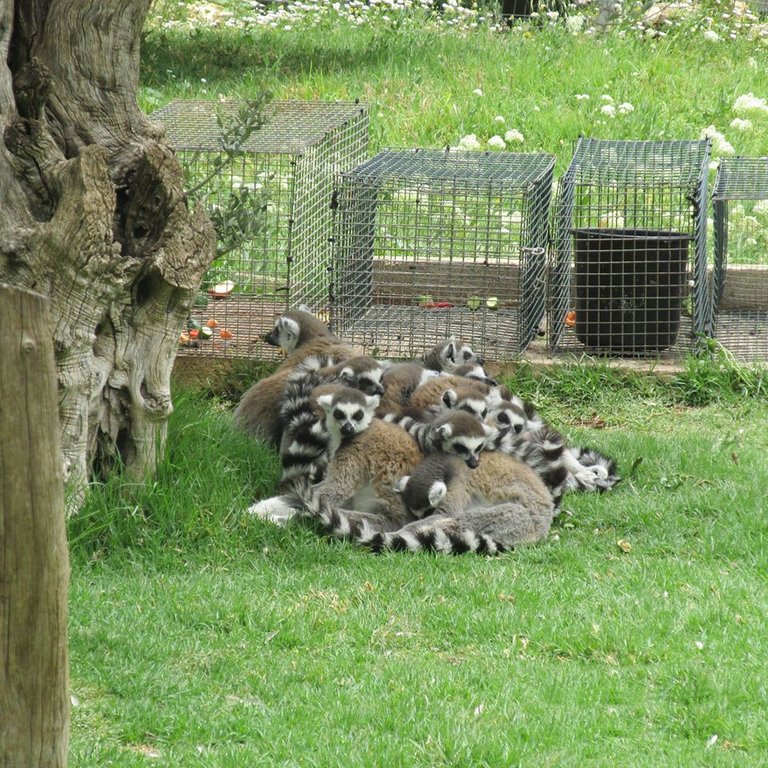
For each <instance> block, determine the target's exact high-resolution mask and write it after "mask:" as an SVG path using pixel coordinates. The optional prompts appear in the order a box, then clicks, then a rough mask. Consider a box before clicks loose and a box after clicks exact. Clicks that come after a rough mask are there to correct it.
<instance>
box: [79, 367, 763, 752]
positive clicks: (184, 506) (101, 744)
mask: <svg viewBox="0 0 768 768" xmlns="http://www.w3.org/2000/svg"><path fill="white" fill-rule="evenodd" d="M699 373H701V371H699ZM512 383H513V386H515V387H516V389H517V390H518V391H522V392H524V393H525V394H526V395H529V396H533V397H535V399H536V400H537V401H538V402H540V403H542V404H543V405H542V410H543V411H544V413H545V415H546V416H547V418H548V419H550V420H551V421H553V423H555V424H557V426H558V427H560V428H562V429H564V430H565V431H566V432H567V434H569V435H570V436H571V438H572V439H574V440H578V441H580V442H583V443H588V444H591V445H594V446H596V447H598V448H600V449H602V450H603V451H605V452H608V453H609V454H611V455H613V456H616V457H617V458H618V459H619V463H620V467H621V471H622V474H624V475H625V477H626V479H625V480H624V482H623V483H622V484H620V485H619V486H618V488H617V489H616V490H615V491H613V492H610V493H607V494H604V495H570V496H567V497H566V500H565V504H564V508H565V512H564V514H563V515H562V516H561V517H560V518H559V520H558V522H557V523H556V526H555V528H554V529H553V532H552V534H551V535H550V537H549V539H548V540H547V541H545V542H544V543H542V544H540V545H537V546H534V547H530V548H525V549H520V550H519V551H517V552H515V553H511V554H508V555H504V556H502V557H500V558H496V559H486V558H481V557H473V556H467V557H454V558H448V557H439V556H433V555H411V556H408V555H403V554H391V555H385V556H380V557H376V556H373V555H370V554H368V553H367V552H365V551H362V550H359V549H357V548H355V547H354V546H352V545H350V544H346V543H340V542H337V541H330V540H327V539H325V538H323V537H321V536H318V535H317V533H316V532H315V531H312V530H310V529H308V528H307V527H305V526H303V525H302V524H298V523H297V524H295V525H292V526H290V527H288V528H286V529H278V528H275V527H273V526H271V525H270V524H268V523H265V522H262V521H257V520H251V519H247V518H246V516H244V515H243V509H244V507H245V506H246V505H247V503H248V502H249V500H250V499H251V498H253V497H254V496H257V495H258V496H262V495H265V494H267V493H270V492H271V489H272V487H273V485H274V482H275V479H276V461H275V458H274V456H273V455H272V454H271V453H270V452H267V451H264V450H263V449H262V448H261V447H260V446H259V445H257V444H255V443H252V442H250V441H249V440H247V439H246V438H244V437H243V436H242V435H240V434H238V433H237V432H235V431H234V430H233V429H232V426H231V420H230V414H229V410H228V409H227V408H226V407H224V406H223V405H221V404H217V403H216V402H215V401H211V400H208V399H204V398H202V397H201V396H199V395H196V396H190V395H187V396H182V397H177V410H176V412H175V413H174V415H173V422H172V425H171V436H170V441H169V445H170V449H169V455H168V457H167V459H166V462H165V463H164V465H163V467H162V471H161V473H160V476H159V478H158V481H157V483H155V484H154V485H153V486H151V487H148V488H142V489H133V491H131V489H127V488H125V486H122V485H121V484H120V483H118V482H114V483H112V484H111V485H110V486H108V487H105V488H102V489H96V490H95V491H94V493H93V494H92V496H91V499H90V503H89V506H88V507H87V508H86V509H85V510H84V511H83V513H82V516H81V517H80V518H78V519H75V520H73V521H72V523H71V526H70V537H71V540H72V542H73V546H72V582H71V604H70V627H71V634H70V658H71V685H72V692H73V695H74V696H75V697H76V700H77V706H75V707H74V709H73V733H72V743H71V757H70V764H71V765H72V766H93V765H121V766H123V765H124V766H141V765H146V764H147V763H148V761H150V760H151V764H153V765H167V766H179V765H184V766H187V765H200V766H245V765H247V766H251V765H254V766H255V765H264V766H295V765H302V766H304V765H310V766H337V765H338V766H399V765H402V766H425V767H426V766H494V767H495V766H500V765H505V766H506V765H521V766H542V765H552V766H569V765H573V766H586V765H588V766H617V765H622V766H661V765H664V766H702V765H717V766H730V765H734V766H736V765H740V766H755V765H761V764H763V762H764V761H765V759H766V756H768V724H767V721H766V719H765V716H764V715H765V711H766V707H768V685H767V684H766V678H765V675H764V667H765V658H766V657H768V635H766V632H765V615H766V612H767V611H768V590H767V589H766V576H767V575H768V573H767V568H766V565H765V563H766V562H768V541H767V540H766V524H765V512H764V505H765V501H764V499H765V497H766V494H768V480H767V479H766V476H765V461H764V456H765V451H766V447H767V443H768V438H766V433H765V428H764V424H765V423H766V419H768V404H766V402H765V398H764V396H761V395H760V390H759V388H756V390H754V391H753V396H748V397H745V396H741V395H738V394H735V395H728V396H727V397H725V398H723V397H721V395H722V394H723V388H722V380H721V382H720V384H721V386H720V388H719V389H718V387H717V386H716V385H714V384H712V383H710V386H709V387H708V390H707V391H708V392H709V393H710V394H711V395H712V396H713V397H714V400H713V401H712V402H710V403H709V404H708V405H705V406H698V407H692V406H689V405H686V401H689V400H696V399H698V398H699V397H700V396H701V394H702V393H701V391H700V390H698V389H697V387H698V383H697V381H696V379H695V377H693V376H691V375H690V373H689V375H688V376H687V377H686V376H682V377H677V378H676V379H674V380H672V381H668V382H662V381H660V380H656V379H650V378H641V377H632V378H628V379H625V378H623V377H621V376H618V375H617V374H611V373H610V372H608V371H607V370H605V369H599V368H598V369H593V370H591V371H589V372H585V371H583V370H581V369H579V368H576V367H574V368H573V369H566V370H564V371H560V372H557V373H556V374H555V375H552V376H545V377H544V378H543V379H542V378H540V377H539V378H537V377H534V376H532V375H530V374H528V375H521V376H520V377H519V378H518V379H517V380H516V381H513V382H512ZM762 386H763V384H762V383H759V387H762ZM755 391H757V394H756V395H755V394H754V392H755ZM596 416H599V418H597V417H596ZM587 425H593V426H587ZM715 737H717V738H716V740H714V739H715ZM713 740H714V741H713Z"/></svg>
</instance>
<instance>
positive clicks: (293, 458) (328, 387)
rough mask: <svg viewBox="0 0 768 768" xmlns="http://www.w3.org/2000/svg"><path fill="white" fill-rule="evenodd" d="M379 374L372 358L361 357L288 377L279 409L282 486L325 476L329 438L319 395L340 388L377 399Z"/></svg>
mask: <svg viewBox="0 0 768 768" xmlns="http://www.w3.org/2000/svg"><path fill="white" fill-rule="evenodd" d="M381 373H382V369H381V365H380V364H379V362H378V361H377V360H376V359H375V358H372V357H364V356H360V357H353V358H351V359H349V360H345V361H344V362H342V363H339V364H338V365H335V366H331V367H326V368H314V369H312V368H307V367H306V364H304V365H302V366H301V367H300V368H299V369H298V370H297V371H295V372H294V373H293V374H292V375H291V377H290V378H289V380H288V383H287V385H286V388H285V394H284V399H283V404H282V406H281V408H280V420H281V422H282V424H283V436H282V439H281V441H280V461H281V464H282V467H283V474H282V477H281V484H283V485H285V484H286V483H290V482H293V481H295V480H296V479H297V478H298V477H302V476H305V477H308V478H310V479H311V480H313V481H315V482H316V481H318V480H322V478H323V476H324V471H325V466H326V465H327V463H328V456H327V452H328V446H329V442H330V437H331V436H330V433H329V432H328V430H327V428H326V425H325V411H324V409H323V408H322V403H321V402H319V398H320V396H321V395H327V394H334V393H335V392H336V391H337V390H338V389H339V388H340V387H350V388H352V389H357V390H360V391H361V392H362V393H363V394H366V395H378V396H380V395H381V394H382V392H383V387H382V385H381Z"/></svg>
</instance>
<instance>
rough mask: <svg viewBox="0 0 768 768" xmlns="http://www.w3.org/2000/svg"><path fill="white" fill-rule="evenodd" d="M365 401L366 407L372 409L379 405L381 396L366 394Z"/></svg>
mask: <svg viewBox="0 0 768 768" xmlns="http://www.w3.org/2000/svg"><path fill="white" fill-rule="evenodd" d="M365 402H366V403H368V407H369V408H370V409H371V410H373V409H376V408H378V407H379V403H380V402H381V398H380V397H379V396H378V395H366V396H365Z"/></svg>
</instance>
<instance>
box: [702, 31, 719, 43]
mask: <svg viewBox="0 0 768 768" xmlns="http://www.w3.org/2000/svg"><path fill="white" fill-rule="evenodd" d="M704 39H705V40H709V42H710V43H717V42H719V41H720V35H718V34H717V32H715V30H714V29H705V30H704Z"/></svg>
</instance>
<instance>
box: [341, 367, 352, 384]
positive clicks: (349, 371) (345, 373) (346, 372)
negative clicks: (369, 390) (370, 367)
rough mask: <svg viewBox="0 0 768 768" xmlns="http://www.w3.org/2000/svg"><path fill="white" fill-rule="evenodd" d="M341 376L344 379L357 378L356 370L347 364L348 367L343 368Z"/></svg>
mask: <svg viewBox="0 0 768 768" xmlns="http://www.w3.org/2000/svg"><path fill="white" fill-rule="evenodd" d="M339 376H340V377H341V378H342V379H343V380H344V381H352V380H353V379H354V378H355V372H354V371H353V370H352V369H351V368H350V367H349V366H347V367H346V368H342V369H341V372H340V373H339Z"/></svg>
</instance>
